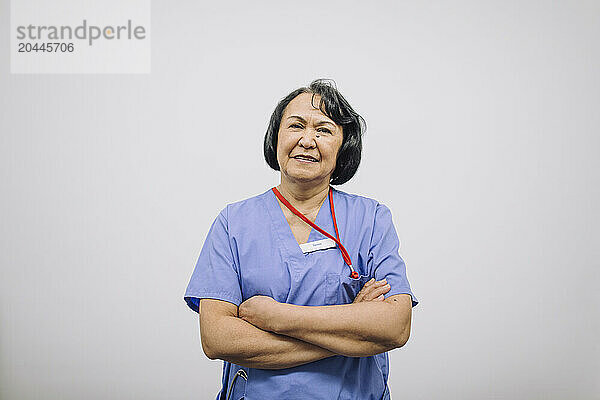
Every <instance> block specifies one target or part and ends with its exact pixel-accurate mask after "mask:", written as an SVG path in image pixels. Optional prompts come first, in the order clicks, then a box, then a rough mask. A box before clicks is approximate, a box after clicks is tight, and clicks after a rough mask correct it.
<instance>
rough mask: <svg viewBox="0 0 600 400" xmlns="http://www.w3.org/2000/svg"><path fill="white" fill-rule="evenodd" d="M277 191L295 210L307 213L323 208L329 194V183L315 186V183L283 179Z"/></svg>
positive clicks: (324, 182) (325, 182)
mask: <svg viewBox="0 0 600 400" xmlns="http://www.w3.org/2000/svg"><path fill="white" fill-rule="evenodd" d="M277 190H279V192H280V193H281V194H282V195H283V197H285V199H286V200H287V201H289V202H290V203H291V204H292V205H293V206H294V208H296V209H297V210H298V211H300V212H302V213H307V212H310V211H313V210H315V209H319V208H320V207H321V204H323V202H324V201H325V199H326V198H327V195H328V194H329V181H323V182H322V183H321V184H318V185H315V184H314V183H313V182H307V183H303V182H289V181H287V180H285V179H283V178H282V179H281V183H280V184H279V186H277Z"/></svg>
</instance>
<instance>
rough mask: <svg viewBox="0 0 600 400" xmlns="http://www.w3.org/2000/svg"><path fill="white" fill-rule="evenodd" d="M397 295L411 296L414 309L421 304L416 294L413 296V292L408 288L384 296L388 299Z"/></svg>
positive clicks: (391, 291)
mask: <svg viewBox="0 0 600 400" xmlns="http://www.w3.org/2000/svg"><path fill="white" fill-rule="evenodd" d="M395 294H409V295H410V298H411V301H412V307H415V306H416V305H417V304H419V300H418V299H417V298H416V297H415V295H414V294H412V291H411V290H410V289H408V288H399V289H396V290H390V291H389V292H387V293H386V294H385V295H384V296H385V297H386V298H387V297H390V296H393V295H395Z"/></svg>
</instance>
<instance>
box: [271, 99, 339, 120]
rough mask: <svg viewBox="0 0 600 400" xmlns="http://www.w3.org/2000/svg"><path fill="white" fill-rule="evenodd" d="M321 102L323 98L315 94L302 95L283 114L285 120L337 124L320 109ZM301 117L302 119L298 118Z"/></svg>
mask: <svg viewBox="0 0 600 400" xmlns="http://www.w3.org/2000/svg"><path fill="white" fill-rule="evenodd" d="M320 101H321V96H319V95H318V94H314V99H313V93H301V94H299V95H298V96H296V97H294V99H293V100H292V101H290V103H289V104H288V105H287V107H286V108H285V111H284V113H283V118H284V119H304V120H308V119H317V120H318V121H317V122H329V123H332V124H335V122H334V121H333V120H332V119H331V118H329V117H328V116H327V115H325V114H324V113H323V112H322V111H321V110H320V109H319V108H318V107H319V102H320ZM296 117H300V118H296Z"/></svg>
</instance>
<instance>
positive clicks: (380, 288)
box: [354, 279, 390, 303]
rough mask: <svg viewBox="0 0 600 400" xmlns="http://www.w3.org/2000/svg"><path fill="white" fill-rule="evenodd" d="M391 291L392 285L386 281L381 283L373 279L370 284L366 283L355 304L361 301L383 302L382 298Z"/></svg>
mask: <svg viewBox="0 0 600 400" xmlns="http://www.w3.org/2000/svg"><path fill="white" fill-rule="evenodd" d="M389 290H390V285H389V284H388V283H387V282H386V280H385V279H383V280H381V281H375V279H371V280H370V281H369V282H367V283H365V285H364V286H363V287H362V289H361V290H360V292H358V294H357V295H356V298H355V299H354V303H359V302H361V301H373V300H382V299H383V298H380V297H381V296H382V295H383V294H385V293H387V292H389Z"/></svg>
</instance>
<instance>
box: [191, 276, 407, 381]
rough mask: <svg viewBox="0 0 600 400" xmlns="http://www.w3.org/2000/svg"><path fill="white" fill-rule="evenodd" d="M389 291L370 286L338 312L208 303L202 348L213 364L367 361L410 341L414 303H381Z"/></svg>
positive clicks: (402, 298)
mask: <svg viewBox="0 0 600 400" xmlns="http://www.w3.org/2000/svg"><path fill="white" fill-rule="evenodd" d="M387 291H389V286H388V287H387V289H385V288H384V287H383V286H382V285H379V284H378V282H375V283H368V284H365V287H363V289H362V290H361V292H360V293H359V294H358V295H357V298H356V299H355V301H354V303H352V304H343V305H333V306H296V305H291V304H285V303H278V302H277V301H275V300H273V299H272V298H270V297H267V296H254V297H251V298H250V299H248V300H246V301H245V302H243V303H242V304H241V305H240V307H239V309H238V307H236V306H235V305H234V304H232V303H228V302H225V301H220V300H212V299H203V300H202V301H201V311H200V332H201V338H202V348H203V350H204V352H205V354H206V355H207V356H208V357H209V358H211V359H222V360H226V361H230V362H232V363H235V364H237V365H241V366H246V367H251V368H263V369H280V368H290V367H294V366H297V365H302V364H305V363H308V362H312V361H316V360H320V359H323V358H326V357H331V356H334V355H337V354H339V355H345V356H349V357H366V356H370V355H373V354H378V353H381V352H384V351H388V350H391V349H394V348H397V347H401V346H403V345H404V344H405V343H406V341H407V340H408V338H409V335H410V322H411V311H412V310H411V298H410V295H408V294H398V295H394V296H390V297H388V298H387V299H385V300H382V296H378V295H379V294H380V293H386V292H387ZM375 296H377V297H375ZM378 300H379V301H378Z"/></svg>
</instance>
